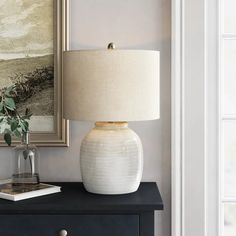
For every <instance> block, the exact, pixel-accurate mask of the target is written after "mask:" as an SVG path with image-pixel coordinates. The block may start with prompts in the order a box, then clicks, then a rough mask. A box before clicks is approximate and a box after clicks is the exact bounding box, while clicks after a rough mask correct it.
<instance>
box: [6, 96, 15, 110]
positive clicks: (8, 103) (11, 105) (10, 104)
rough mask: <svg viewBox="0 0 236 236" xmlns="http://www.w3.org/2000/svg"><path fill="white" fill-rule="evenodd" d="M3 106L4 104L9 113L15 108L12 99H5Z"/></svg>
mask: <svg viewBox="0 0 236 236" xmlns="http://www.w3.org/2000/svg"><path fill="white" fill-rule="evenodd" d="M4 101H5V104H6V107H7V108H8V109H9V110H11V111H14V110H15V108H16V104H15V102H14V100H13V98H5V100H4Z"/></svg>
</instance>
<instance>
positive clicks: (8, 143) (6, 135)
mask: <svg viewBox="0 0 236 236" xmlns="http://www.w3.org/2000/svg"><path fill="white" fill-rule="evenodd" d="M4 140H5V142H6V143H7V145H8V146H11V135H10V134H9V133H5V134H4Z"/></svg>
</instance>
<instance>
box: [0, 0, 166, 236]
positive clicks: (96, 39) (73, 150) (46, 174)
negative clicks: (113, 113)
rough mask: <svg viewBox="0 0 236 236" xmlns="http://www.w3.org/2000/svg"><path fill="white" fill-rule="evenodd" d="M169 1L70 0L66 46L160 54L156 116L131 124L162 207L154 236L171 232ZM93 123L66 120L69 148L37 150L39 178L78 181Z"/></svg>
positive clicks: (1, 160) (1, 153)
mask: <svg viewBox="0 0 236 236" xmlns="http://www.w3.org/2000/svg"><path fill="white" fill-rule="evenodd" d="M170 2H171V1H170V0H125V1H124V0H123V1H122V0H120V1H119V0H116V1H115V0H86V1H85V0H71V33H70V45H71V49H91V48H106V46H107V44H108V43H109V42H111V41H113V42H115V43H116V46H117V47H118V48H129V49H152V50H159V51H160V53H161V66H160V68H161V119H160V120H157V121H146V122H136V123H130V127H131V128H133V129H134V130H135V131H136V132H137V133H138V134H139V136H140V138H141V139H142V141H143V148H144V172H143V181H156V182H157V184H158V186H159V188H160V191H161V194H162V197H163V200H164V205H165V209H164V211H163V212H159V213H157V214H156V216H157V217H156V228H157V230H156V236H170V189H171V183H170V163H171V161H170V148H171V141H170V140H171V139H170V137H171V135H170V59H171V58H170V56H171V55H170V40H171V35H170V32H171V26H170V21H171V19H170V17H171V12H170V11H171V6H170ZM92 126H93V124H91V123H86V122H71V123H70V147H69V148H40V152H41V179H42V180H43V181H46V180H47V181H79V180H81V176H80V171H79V145H80V142H81V139H82V138H83V137H84V135H85V134H86V133H87V132H88V131H89V129H90V128H91V127H92ZM10 155H11V151H10V150H9V149H8V148H1V149H0V178H7V177H9V176H10V174H11V164H10V163H11V162H10V158H9V156H10Z"/></svg>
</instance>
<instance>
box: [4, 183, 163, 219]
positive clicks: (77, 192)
mask: <svg viewBox="0 0 236 236" xmlns="http://www.w3.org/2000/svg"><path fill="white" fill-rule="evenodd" d="M50 184H53V185H57V186H61V187H62V188H61V190H62V192H60V193H55V194H51V195H46V196H42V197H36V198H31V199H27V200H22V201H18V202H12V201H8V200H3V199H0V214H84V213H93V212H96V213H97V212H101V213H102V212H106V213H107V212H114V211H121V212H122V211H127V212H129V211H154V210H162V209H163V202H162V198H161V195H160V192H159V190H158V187H157V185H156V183H153V182H143V183H141V184H140V186H139V189H138V190H137V191H136V192H134V193H130V194H124V195H99V194H92V193H88V192H87V191H86V190H85V189H84V187H83V184H82V183H80V182H57V183H50Z"/></svg>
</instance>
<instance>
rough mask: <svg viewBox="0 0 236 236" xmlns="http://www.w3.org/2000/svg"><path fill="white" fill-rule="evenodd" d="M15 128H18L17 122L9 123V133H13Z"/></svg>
mask: <svg viewBox="0 0 236 236" xmlns="http://www.w3.org/2000/svg"><path fill="white" fill-rule="evenodd" d="M17 127H18V122H17V121H13V122H12V123H11V131H14V130H15V129H16V128H17Z"/></svg>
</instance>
